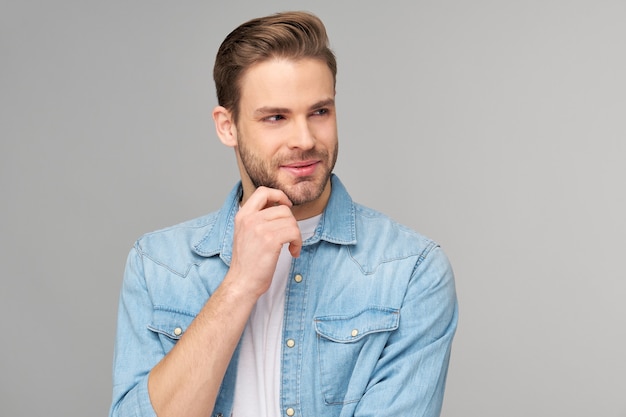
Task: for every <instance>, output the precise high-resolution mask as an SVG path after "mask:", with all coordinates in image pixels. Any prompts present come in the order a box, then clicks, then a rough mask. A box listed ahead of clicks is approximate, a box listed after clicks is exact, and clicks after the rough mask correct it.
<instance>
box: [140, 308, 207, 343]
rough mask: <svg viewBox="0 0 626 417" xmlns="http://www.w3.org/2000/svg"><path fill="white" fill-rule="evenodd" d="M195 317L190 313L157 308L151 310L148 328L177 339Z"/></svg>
mask: <svg viewBox="0 0 626 417" xmlns="http://www.w3.org/2000/svg"><path fill="white" fill-rule="evenodd" d="M195 318H196V317H195V315H193V314H191V313H184V312H180V311H173V310H167V309H161V308H157V309H155V310H154V311H153V312H152V321H151V323H150V324H148V329H150V330H152V331H153V332H156V333H160V334H162V335H165V336H167V337H169V338H172V339H175V340H178V339H180V337H181V336H182V335H183V333H185V331H186V330H187V328H188V327H189V325H190V324H191V322H192V321H193V319H195Z"/></svg>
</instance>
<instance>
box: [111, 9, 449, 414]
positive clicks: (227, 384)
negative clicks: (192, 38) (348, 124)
mask: <svg viewBox="0 0 626 417" xmlns="http://www.w3.org/2000/svg"><path fill="white" fill-rule="evenodd" d="M335 75H336V63H335V57H334V55H333V53H332V52H331V51H330V49H329V48H328V40H327V37H326V32H325V29H324V26H323V24H322V22H321V21H320V20H319V19H317V18H316V17H315V16H313V15H310V14H307V13H299V12H298V13H293V12H291V13H282V14H277V15H272V16H268V17H264V18H259V19H254V20H252V21H249V22H247V23H244V24H243V25H241V26H240V27H238V28H237V29H235V30H234V31H233V32H232V33H231V34H230V35H228V37H227V38H226V39H225V40H224V42H223V43H222V45H221V47H220V49H219V52H218V54H217V58H216V63H215V68H214V78H215V83H216V87H217V95H218V102H219V106H218V107H216V108H215V110H214V111H213V119H214V121H215V126H216V130H217V134H218V136H219V138H220V140H221V141H222V142H223V143H224V144H225V145H226V146H229V147H232V148H233V149H234V151H235V156H236V159H237V163H238V167H239V171H240V174H241V183H240V184H238V185H237V186H236V187H235V188H234V189H233V191H232V193H231V194H230V196H229V197H228V198H227V200H226V202H225V203H224V205H223V207H222V208H221V210H219V211H218V212H215V213H212V214H209V215H207V216H205V217H202V218H199V219H195V220H192V221H189V222H186V223H183V224H180V225H177V226H174V227H171V228H168V229H165V230H161V231H157V232H154V233H151V234H148V235H145V236H144V237H142V238H141V239H139V240H138V241H137V243H136V244H135V246H134V248H133V249H132V251H131V253H130V255H129V258H128V263H127V268H126V272H125V277H124V283H123V288H122V293H121V298H120V310H119V318H118V333H117V339H116V350H115V358H114V375H113V376H114V388H113V391H114V392H113V405H112V407H111V416H120V417H121V416H155V415H158V416H159V417H173V416H184V417H195V416H220V417H222V416H231V415H232V416H235V417H250V416H255V417H256V416H306V417H314V416H370V415H371V416H373V415H376V416H380V415H388V416H391V415H394V416H437V415H439V412H440V408H441V402H442V399H443V391H444V385H445V379H446V373H447V368H448V361H449V355H450V345H451V342H452V338H453V335H454V332H455V329H456V320H457V306H456V296H455V290H454V280H453V275H452V271H451V268H450V266H449V263H448V261H447V259H446V257H445V255H444V254H443V253H442V251H441V250H440V248H439V247H438V246H437V245H436V244H435V243H433V242H432V241H430V240H428V239H426V238H424V237H422V236H421V235H419V234H417V233H415V232H413V231H410V230H408V229H407V228H404V227H403V226H401V225H398V224H396V223H394V222H393V221H391V220H389V219H388V218H387V217H385V216H383V215H382V214H380V213H377V212H375V211H373V210H370V209H368V208H365V207H363V206H360V205H358V204H355V203H353V202H352V200H351V199H350V197H349V195H348V194H347V192H346V189H345V188H344V186H343V185H342V183H341V182H340V181H339V179H338V178H337V177H336V176H334V175H333V174H332V171H333V167H334V164H335V161H336V158H337V149H338V146H337V143H338V142H337V124H336V109H335Z"/></svg>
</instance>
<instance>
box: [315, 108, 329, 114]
mask: <svg viewBox="0 0 626 417" xmlns="http://www.w3.org/2000/svg"><path fill="white" fill-rule="evenodd" d="M328 113H329V110H328V109H326V108H324V109H317V110H315V111H314V112H313V116H325V115H327V114H328Z"/></svg>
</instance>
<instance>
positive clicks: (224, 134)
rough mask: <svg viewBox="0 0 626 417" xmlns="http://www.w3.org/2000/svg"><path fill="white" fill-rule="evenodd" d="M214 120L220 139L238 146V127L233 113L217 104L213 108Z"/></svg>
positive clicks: (231, 145) (232, 145)
mask: <svg viewBox="0 0 626 417" xmlns="http://www.w3.org/2000/svg"><path fill="white" fill-rule="evenodd" d="M213 121H214V122H215V131H216V132H217V136H218V137H219V138H220V141H221V142H222V143H223V144H224V145H226V146H229V147H231V148H233V147H235V146H237V127H236V126H235V123H234V122H233V117H232V113H231V112H230V111H228V109H226V108H225V107H222V106H217V107H215V108H214V109H213Z"/></svg>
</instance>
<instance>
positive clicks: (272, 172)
mask: <svg viewBox="0 0 626 417" xmlns="http://www.w3.org/2000/svg"><path fill="white" fill-rule="evenodd" d="M338 148H339V145H338V143H336V144H335V147H334V149H333V150H332V154H331V153H330V152H328V151H326V150H318V149H315V148H314V149H310V150H307V151H294V152H291V153H289V154H288V155H276V156H274V157H273V158H272V159H271V160H270V161H267V160H263V159H262V158H260V157H259V156H258V155H255V154H254V152H252V151H251V150H250V149H249V148H248V147H247V146H246V142H245V140H244V139H243V138H242V137H241V134H240V135H239V143H238V151H239V156H240V158H241V163H242V165H243V168H244V170H245V171H246V173H247V174H248V177H249V178H250V180H251V181H252V184H253V185H254V187H255V188H259V187H261V186H263V187H269V188H275V189H278V190H281V191H282V192H283V193H285V195H286V196H287V198H289V200H290V201H291V202H292V203H293V205H294V206H298V205H302V204H306V203H309V202H311V201H315V200H317V199H318V198H319V197H320V196H321V195H322V193H323V192H324V189H325V188H326V184H327V183H328V180H329V179H330V176H331V174H332V172H333V169H334V167H335V162H336V161H337V153H338ZM305 160H319V161H320V166H319V168H318V170H317V171H318V172H316V173H315V175H314V176H307V177H298V178H296V180H295V183H289V184H288V183H285V182H284V181H280V180H279V178H278V175H279V172H280V166H281V165H283V164H284V163H289V162H293V161H305Z"/></svg>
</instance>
